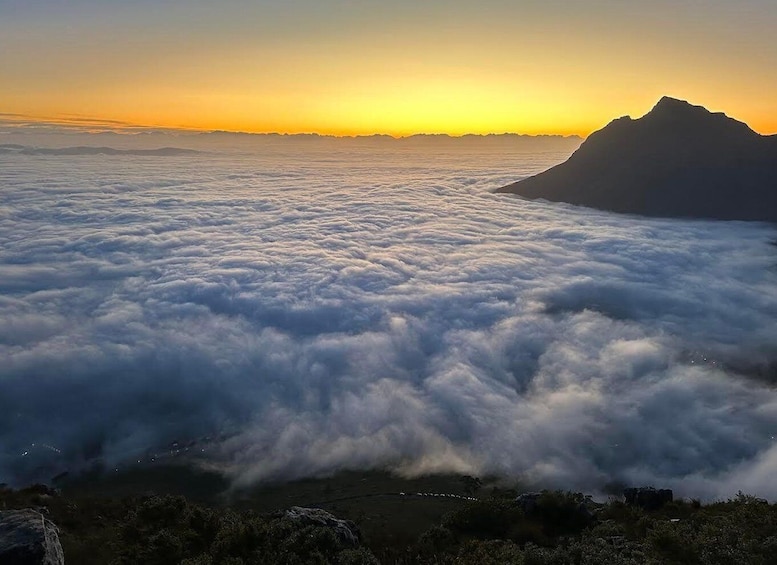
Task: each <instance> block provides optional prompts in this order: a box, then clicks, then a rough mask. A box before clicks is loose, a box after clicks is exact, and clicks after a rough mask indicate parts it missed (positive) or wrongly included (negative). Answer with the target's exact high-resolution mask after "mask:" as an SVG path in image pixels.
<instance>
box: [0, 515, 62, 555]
mask: <svg viewBox="0 0 777 565" xmlns="http://www.w3.org/2000/svg"><path fill="white" fill-rule="evenodd" d="M0 563H2V565H64V563H65V557H64V554H63V553H62V545H61V544H60V543H59V530H58V529H57V527H56V526H55V525H54V524H53V523H52V522H51V521H49V520H48V519H47V518H46V517H45V516H44V515H43V514H41V513H40V512H37V511H36V510H32V509H25V510H7V511H4V512H0Z"/></svg>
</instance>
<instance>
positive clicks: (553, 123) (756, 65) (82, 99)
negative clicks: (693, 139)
mask: <svg viewBox="0 0 777 565" xmlns="http://www.w3.org/2000/svg"><path fill="white" fill-rule="evenodd" d="M325 4H326V6H323V5H318V4H317V3H313V2H311V1H310V0H294V1H290V2H282V3H281V2H261V3H249V2H242V1H240V0H232V1H229V2H223V3H219V4H218V5H216V4H215V3H207V2H202V1H196V2H187V3H185V5H184V3H178V2H171V1H164V2H157V3H151V2H144V1H141V2H134V3H132V5H131V6H130V5H125V4H124V3H119V2H96V1H94V0H79V1H76V2H69V3H67V4H64V3H59V2H53V1H35V2H20V1H17V0H0V84H2V85H3V87H2V89H1V90H0V112H2V113H6V114H18V115H22V116H24V117H25V118H29V117H32V118H35V119H47V120H50V119H52V118H58V119H63V118H65V117H68V116H79V117H87V118H94V119H101V120H118V121H122V122H127V123H130V124H138V125H147V126H155V127H175V128H177V127H180V128H197V129H224V130H238V131H251V132H288V133H296V132H319V133H328V134H347V135H350V134H371V133H388V134H392V135H407V134H412V133H419V132H428V133H443V132H444V133H449V134H454V135H456V134H463V133H491V132H494V133H498V132H519V133H561V134H582V135H585V134H588V133H590V132H591V131H592V130H594V129H597V128H599V127H601V126H602V125H604V124H605V123H607V122H608V121H609V120H610V119H611V118H612V117H613V116H618V115H624V114H630V115H635V116H636V115H641V114H643V113H644V112H646V111H647V110H649V109H650V107H651V106H652V104H653V103H655V101H656V100H657V99H658V98H659V97H660V96H661V95H664V94H668V95H671V96H674V97H678V98H683V99H689V100H694V101H696V102H698V103H703V104H705V105H706V106H707V107H709V108H711V109H721V110H725V111H726V112H727V113H729V114H730V115H732V116H734V117H736V118H738V119H740V120H743V121H746V122H748V123H749V124H750V125H751V126H752V127H753V128H754V129H756V130H757V131H760V132H762V133H773V132H775V131H777V112H775V103H774V97H770V96H767V95H766V94H767V93H773V92H777V74H776V73H774V72H773V69H774V68H775V66H777V47H776V46H775V42H774V41H772V39H771V32H772V30H773V29H775V27H777V10H776V9H774V7H773V6H772V5H771V4H770V3H769V2H765V1H762V0H748V1H745V2H739V3H736V4H734V3H726V2H720V1H717V2H706V3H704V5H703V6H702V5H700V4H699V3H698V2H692V1H690V0H686V1H681V2H665V1H661V2H655V3H651V4H650V6H649V7H647V6H646V7H644V8H640V7H637V5H636V4H634V5H630V6H624V3H622V2H615V1H613V0H605V1H598V2H581V3H579V4H576V5H575V6H572V7H570V6H569V5H568V3H562V2H555V1H554V2H531V1H523V2H510V3H508V2H501V1H498V0H491V1H489V2H485V3H481V4H479V5H478V7H477V8H475V6H474V4H469V3H466V2H463V1H457V2H453V3H451V2H445V3H443V2H437V1H431V2H423V3H421V4H422V5H420V6H419V5H414V3H411V2H406V1H400V2H394V3H391V5H390V6H387V5H382V4H381V3H377V2H371V1H370V2H350V1H346V0H338V1H334V2H327V3H325ZM702 9H703V14H702V13H701V12H700V11H701V10H702Z"/></svg>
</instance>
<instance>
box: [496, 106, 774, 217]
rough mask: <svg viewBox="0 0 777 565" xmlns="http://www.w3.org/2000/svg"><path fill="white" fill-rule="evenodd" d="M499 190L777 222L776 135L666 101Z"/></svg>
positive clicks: (629, 209) (618, 208) (644, 210)
mask: <svg viewBox="0 0 777 565" xmlns="http://www.w3.org/2000/svg"><path fill="white" fill-rule="evenodd" d="M497 192H507V193H514V194H518V195H521V196H524V197H526V198H531V199H537V198H542V199H546V200H551V201H555V202H568V203H571V204H577V205H581V206H589V207H592V208H599V209H602V210H610V211H613V212H624V213H632V214H641V215H647V216H670V217H693V218H714V219H721V220H761V221H771V222H777V135H771V136H763V135H760V134H758V133H756V132H754V131H753V130H752V129H750V128H749V127H748V126H747V124H744V123H742V122H739V121H737V120H734V119H732V118H729V117H727V116H726V115H725V114H723V113H712V112H709V111H708V110H707V109H705V108H703V107H701V106H693V105H691V104H689V103H688V102H685V101H682V100H676V99H674V98H669V97H664V98H662V99H661V100H660V101H659V102H658V103H657V104H656V105H655V107H654V108H653V109H652V110H651V111H650V112H649V113H647V114H646V115H645V116H643V117H641V118H639V119H636V120H634V119H631V118H630V117H628V116H627V117H623V118H619V119H617V120H614V121H612V122H610V123H609V124H608V125H607V126H606V127H604V128H603V129H601V130H599V131H597V132H595V133H593V134H591V135H590V136H589V137H588V139H586V141H585V142H583V144H582V145H581V146H580V147H579V148H578V149H577V151H575V153H573V154H572V156H571V157H570V158H569V159H568V160H567V161H565V162H564V163H561V164H560V165H557V166H555V167H553V168H551V169H548V170H547V171H545V172H543V173H540V174H538V175H536V176H533V177H529V178H527V179H524V180H521V181H518V182H515V183H513V184H510V185H508V186H505V187H502V188H500V189H498V190H497Z"/></svg>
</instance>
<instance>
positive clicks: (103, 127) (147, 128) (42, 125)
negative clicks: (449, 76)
mask: <svg viewBox="0 0 777 565" xmlns="http://www.w3.org/2000/svg"><path fill="white" fill-rule="evenodd" d="M0 127H5V128H11V129H12V130H19V131H23V130H35V129H52V130H61V131H60V132H59V133H65V132H73V133H82V134H101V133H115V134H117V135H138V134H149V133H167V134H192V135H196V134H214V133H215V134H217V133H223V134H232V135H274V136H295V135H300V136H302V135H307V136H318V137H332V138H344V139H356V138H364V137H390V138H393V139H407V138H411V137H418V136H441V137H450V138H462V137H489V136H507V135H514V136H521V137H558V138H580V139H585V138H586V137H588V135H589V134H581V133H578V132H574V133H573V132H568V133H558V132H557V133H550V132H539V133H526V132H517V131H489V132H484V133H476V132H472V131H470V132H466V133H450V132H441V131H416V132H413V133H404V134H395V133H389V132H379V131H376V132H371V133H334V132H326V131H316V130H304V131H277V130H276V131H250V130H243V129H228V128H199V127H191V126H178V125H174V126H164V125H148V124H141V123H133V122H128V121H123V120H116V119H105V118H92V117H88V116H83V115H78V114H60V115H59V116H51V117H45V116H34V115H30V114H21V113H11V112H0ZM8 133H13V132H9V131H2V132H0V134H8ZM52 133H54V132H52Z"/></svg>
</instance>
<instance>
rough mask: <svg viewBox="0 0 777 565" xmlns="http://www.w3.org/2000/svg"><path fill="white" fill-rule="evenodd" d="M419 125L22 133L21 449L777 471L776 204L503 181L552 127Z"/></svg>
mask: <svg viewBox="0 0 777 565" xmlns="http://www.w3.org/2000/svg"><path fill="white" fill-rule="evenodd" d="M421 153H422V154H418V153H413V154H412V155H408V154H404V155H401V154H400V155H396V154H394V155H392V154H387V153H385V152H383V153H379V154H375V155H372V154H369V153H365V154H361V153H357V154H353V153H348V152H347V151H346V152H343V153H341V154H336V155H335V156H331V155H321V154H314V155H308V156H306V155H293V154H288V155H281V154H278V155H274V156H272V157H261V156H255V157H253V158H250V159H248V158H240V159H237V158H234V159H233V158H229V157H226V156H220V157H208V158H203V157H197V158H191V157H182V158H179V159H175V160H164V161H161V160H151V161H149V160H143V159H137V160H132V159H128V158H127V157H121V158H119V157H105V156H101V157H100V158H99V159H98V158H90V157H84V156H81V157H78V159H71V158H64V157H53V156H52V157H32V156H29V157H24V156H14V157H13V158H11V157H9V156H5V157H3V156H0V159H4V161H3V168H2V172H0V183H2V186H3V191H2V193H0V240H1V241H3V242H4V244H3V245H2V247H0V270H1V271H2V276H1V277H0V318H1V319H2V320H3V324H2V328H0V358H2V363H0V383H2V389H1V390H0V446H2V448H0V477H2V478H4V479H7V480H10V481H12V482H20V481H25V480H27V479H29V478H30V477H32V476H34V475H36V473H48V472H50V471H51V470H52V469H54V468H57V469H60V468H76V467H78V466H79V465H83V464H86V463H87V462H88V461H90V460H92V459H94V458H101V459H102V460H104V461H106V462H108V463H110V464H116V465H121V464H123V463H124V462H126V461H128V460H133V459H136V458H138V457H141V456H144V454H145V453H147V451H148V450H149V449H154V448H156V447H159V446H164V445H166V444H168V443H169V442H171V441H173V440H179V441H184V440H189V439H197V438H203V437H209V438H211V440H210V443H209V444H208V445H209V457H210V458H211V459H212V460H215V461H217V462H218V463H219V464H220V465H221V466H222V468H224V469H225V470H226V472H227V473H229V474H230V476H231V477H233V478H234V480H235V481H236V483H238V484H247V483H251V482H253V481H259V480H265V479H278V478H293V477H302V476H310V475H317V474H325V473H329V472H333V471H335V470H337V469H342V468H370V467H384V466H389V467H392V468H395V469H398V470H400V471H402V472H406V473H418V472H426V471H434V470H456V471H466V472H471V473H499V474H503V475H507V476H510V477H516V478H522V479H524V480H527V481H536V482H537V483H539V484H542V485H547V486H557V487H563V488H580V489H588V490H597V489H601V488H603V487H604V485H606V484H608V483H613V482H624V483H631V484H655V485H657V486H669V487H673V488H675V489H676V490H677V491H678V492H679V493H680V494H682V495H686V496H702V497H706V498H712V497H718V496H728V495H731V494H734V493H735V492H736V491H737V490H740V489H742V490H745V491H749V492H753V493H754V494H758V495H761V496H767V497H770V498H777V487H775V486H774V484H773V481H770V480H769V477H770V476H771V474H773V472H774V471H775V470H777V467H775V464H777V463H775V462H776V461H777V455H775V445H777V444H775V443H774V436H775V435H777V391H775V390H774V388H773V387H772V386H771V384H770V383H769V382H768V380H766V379H764V377H768V376H769V375H770V374H771V373H770V371H773V367H774V363H775V359H777V345H775V344H777V340H775V337H777V284H776V283H777V272H776V271H775V264H776V263H777V254H776V253H775V248H774V247H773V246H771V245H770V244H769V242H770V241H771V240H773V239H774V238H775V232H774V230H773V228H771V227H768V226H764V225H758V224H745V223H736V222H725V223H724V222H704V221H679V220H658V219H641V218H636V217H628V216H616V215H610V214H606V213H600V212H595V211H590V210H584V209H578V208H574V207H571V206H565V205H556V204H547V203H543V202H527V201H523V200H520V199H518V198H513V197H505V196H497V195H494V194H491V193H490V190H491V189H493V188H496V187H497V186H500V185H502V184H505V183H506V181H508V180H514V179H515V175H516V167H518V168H519V169H520V170H521V171H522V172H523V173H524V174H531V173H533V172H536V171H537V170H538V169H541V168H542V167H544V166H547V164H549V163H550V162H554V161H557V160H560V159H559V156H558V155H555V154H545V155H540V156H539V157H536V158H534V159H533V160H526V159H524V161H521V160H520V159H518V158H517V157H516V158H515V159H514V160H512V161H509V160H507V159H506V158H505V155H503V154H502V155H495V156H489V155H487V154H483V155H474V154H472V155H469V154H467V155H464V156H461V155H455V154H451V153H448V154H446V153H444V152H441V153H433V154H431V155H425V154H423V152H421ZM513 157H515V156H513ZM106 159H108V160H107V161H106ZM110 159H116V161H115V163H114V164H111V163H112V161H110ZM119 159H121V160H119ZM522 162H523V163H524V164H523V165H522V164H521V163H522ZM521 167H522V169H521ZM756 377H757V378H756ZM32 444H35V448H32V447H31V446H32ZM41 446H44V447H41ZM25 452H27V455H24V456H23V454H24V453H25ZM44 478H46V477H44Z"/></svg>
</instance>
